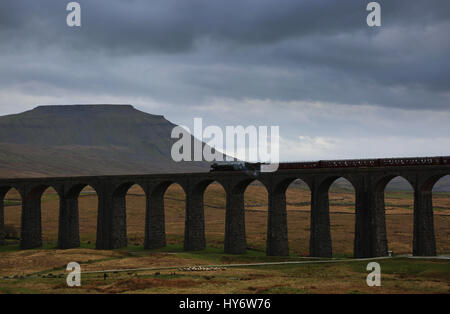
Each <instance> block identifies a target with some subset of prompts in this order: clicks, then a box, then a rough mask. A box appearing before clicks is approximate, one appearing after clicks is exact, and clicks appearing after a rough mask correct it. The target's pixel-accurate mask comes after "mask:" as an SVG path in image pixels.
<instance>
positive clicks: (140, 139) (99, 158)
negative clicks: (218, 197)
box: [0, 105, 208, 177]
mask: <svg viewBox="0 0 450 314" xmlns="http://www.w3.org/2000/svg"><path fill="white" fill-rule="evenodd" d="M174 126H175V125H174V124H173V123H171V122H169V121H168V120H166V119H165V118H164V117H163V116H158V115H152V114H148V113H144V112H141V111H139V110H136V109H135V108H133V107H132V106H130V105H71V106H40V107H37V108H35V109H33V110H30V111H27V112H24V113H20V114H15V115H8V116H3V117H0V177H34V176H64V175H99V174H134V173H155V172H192V171H205V170H207V169H208V164H207V163H202V162H197V163H194V162H184V163H175V162H173V161H172V159H171V156H170V150H171V147H172V144H173V142H174V141H175V140H174V139H171V137H170V135H171V131H172V129H173V127H174Z"/></svg>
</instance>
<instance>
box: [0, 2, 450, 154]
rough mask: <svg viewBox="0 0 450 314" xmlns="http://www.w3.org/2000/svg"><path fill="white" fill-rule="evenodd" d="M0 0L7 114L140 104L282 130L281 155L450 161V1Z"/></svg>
mask: <svg viewBox="0 0 450 314" xmlns="http://www.w3.org/2000/svg"><path fill="white" fill-rule="evenodd" d="M78 2H79V4H80V5H81V24H82V26H81V27H74V28H70V27H68V26H67V24H66V17H67V14H68V12H67V11H66V5H67V4H68V3H69V1H63V0H34V1H29V0H1V2H0V115H6V114H12V113H19V112H22V111H25V110H30V109H32V108H34V107H36V106H37V105H65V104H95V103H108V104H109V103H112V104H132V105H133V106H134V107H135V108H137V109H139V110H142V111H145V112H148V113H152V114H162V115H164V116H165V117H166V118H167V119H168V120H170V121H171V122H173V123H176V124H181V125H186V126H188V127H192V125H193V121H194V120H193V119H194V118H196V117H200V118H202V119H203V124H204V126H208V125H218V126H220V127H225V126H237V125H243V126H249V125H255V126H269V127H270V126H279V129H280V158H281V160H290V161H291V160H317V159H342V158H370V157H402V156H436V155H450V136H449V134H450V58H449V56H450V40H449V38H450V35H449V33H450V2H449V1H448V0H428V1H422V0H389V1H378V2H379V4H380V6H381V26H380V27H368V26H367V23H366V17H367V15H368V14H369V12H368V11H367V10H366V6H367V4H368V3H369V2H370V1H366V0H339V1H336V0H323V1H301V0H226V1H225V0H152V1H148V0H127V1H125V0H95V1H92V0H86V1H83V0H80V1H78Z"/></svg>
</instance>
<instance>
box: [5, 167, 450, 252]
mask: <svg viewBox="0 0 450 314" xmlns="http://www.w3.org/2000/svg"><path fill="white" fill-rule="evenodd" d="M449 174H450V167H449V166H448V165H421V166H402V167H385V168H383V167H375V168H333V169H297V170H278V171H277V172H273V173H260V174H258V175H257V176H250V175H247V174H245V173H243V172H240V171H221V172H207V173H184V174H151V175H117V176H95V177H67V178H62V177H58V178H32V179H0V227H2V226H3V224H4V206H3V205H4V203H3V202H4V197H5V195H6V193H7V192H8V191H9V190H10V189H11V188H15V189H16V190H17V191H19V193H20V194H21V197H22V215H21V217H22V218H21V248H23V249H30V248H37V247H40V246H41V245H42V235H41V233H42V232H41V196H42V193H43V192H44V191H45V190H46V189H47V188H48V187H53V188H54V189H55V190H56V191H57V193H58V194H59V199H60V209H59V231H58V247H59V248H61V249H68V248H75V247H78V246H79V245H80V236H79V222H78V196H79V194H80V192H81V190H82V189H83V188H84V187H86V186H88V185H89V186H91V187H93V188H94V189H95V190H96V192H97V196H98V215H97V217H98V218H97V240H96V248H97V249H114V248H120V247H125V246H126V245H127V232H126V204H125V196H126V193H127V191H128V189H129V188H130V187H131V186H132V185H134V184H138V185H140V186H141V187H142V189H143V190H144V191H145V194H146V200H147V201H146V214H145V244H144V245H145V248H146V249H155V248H161V247H164V246H165V245H166V237H165V218H164V193H165V191H166V189H167V188H168V187H169V186H170V185H171V184H172V183H178V184H179V185H181V186H182V187H183V189H184V191H185V194H186V215H185V217H186V218H185V235H184V249H185V250H201V249H204V248H205V243H206V241H205V222H204V207H203V194H204V191H205V190H206V188H207V187H208V185H209V184H211V183H212V182H215V181H217V182H218V183H220V184H221V185H222V186H223V188H224V189H225V192H226V214H225V216H226V218H225V242H224V250H225V252H226V253H231V254H243V253H245V252H246V234H245V210H244V192H245V189H246V187H247V186H248V185H249V184H250V183H252V182H253V181H254V180H259V181H260V182H261V183H262V184H263V185H264V186H265V187H266V189H267V191H268V198H269V199H268V204H269V205H268V224H267V255H270V256H285V255H289V247H288V236H287V234H288V233H287V214H286V196H285V192H286V189H287V188H288V186H289V184H290V183H291V182H293V181H294V180H296V179H301V180H303V181H304V182H305V183H306V184H307V185H308V186H309V188H310V190H311V224H310V255H311V256H315V257H330V256H331V255H332V251H331V236H330V215H329V200H328V190H329V187H330V185H331V184H332V183H333V182H334V181H335V180H336V179H338V178H345V179H347V180H348V181H350V182H351V184H352V185H353V187H354V190H355V193H356V205H355V207H356V208H355V210H356V211H355V215H356V217H355V237H354V257H375V256H385V255H387V251H388V247H387V237H386V223H385V207H384V189H385V187H386V185H387V184H388V182H389V181H390V180H391V179H392V178H394V177H397V176H401V177H403V178H405V179H406V180H408V181H409V183H410V184H411V186H412V187H413V188H414V235H413V254H414V255H418V256H431V255H436V244H435V235H434V225H433V207H432V193H431V191H432V188H433V185H434V184H435V183H436V182H437V181H438V180H439V179H440V178H441V177H443V176H445V175H449Z"/></svg>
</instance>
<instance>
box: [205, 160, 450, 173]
mask: <svg viewBox="0 0 450 314" xmlns="http://www.w3.org/2000/svg"><path fill="white" fill-rule="evenodd" d="M261 165H264V163H260V162H258V163H250V162H229V163H213V164H212V165H211V170H210V171H211V172H213V171H246V170H249V171H260V170H261ZM426 165H449V166H450V156H445V157H411V158H378V159H343V160H319V161H307V162H282V163H280V164H279V166H278V170H289V169H327V168H374V167H401V166H426Z"/></svg>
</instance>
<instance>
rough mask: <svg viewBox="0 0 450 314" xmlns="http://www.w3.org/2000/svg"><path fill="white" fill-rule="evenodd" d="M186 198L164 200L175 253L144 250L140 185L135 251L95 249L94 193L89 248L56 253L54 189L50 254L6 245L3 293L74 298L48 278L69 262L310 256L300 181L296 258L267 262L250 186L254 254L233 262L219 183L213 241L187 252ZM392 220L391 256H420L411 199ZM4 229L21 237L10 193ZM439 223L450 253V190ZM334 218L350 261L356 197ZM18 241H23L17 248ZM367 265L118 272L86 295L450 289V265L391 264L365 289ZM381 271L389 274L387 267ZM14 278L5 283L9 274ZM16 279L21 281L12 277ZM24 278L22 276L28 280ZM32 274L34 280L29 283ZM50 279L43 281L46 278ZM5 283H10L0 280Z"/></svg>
mask: <svg viewBox="0 0 450 314" xmlns="http://www.w3.org/2000/svg"><path fill="white" fill-rule="evenodd" d="M184 201H185V199H184V193H183V190H182V188H181V187H180V186H178V185H172V186H171V187H169V189H168V190H167V192H166V194H165V205H166V206H165V213H166V232H167V242H168V247H167V248H166V249H163V250H156V251H146V250H143V249H142V245H143V240H144V216H145V196H144V193H143V191H142V190H141V189H140V187H138V186H133V187H132V188H131V189H130V190H129V192H128V195H127V233H128V240H129V248H126V249H122V250H112V251H97V250H93V249H92V248H93V247H94V243H95V235H96V219H97V213H96V211H97V196H96V195H95V193H93V191H92V190H91V189H89V188H86V189H85V190H83V191H82V194H81V195H80V198H79V208H80V235H81V241H82V248H80V249H73V250H66V251H61V250H55V249H54V247H55V243H56V238H57V232H58V229H57V228H58V206H59V204H58V197H57V195H56V193H55V192H54V191H53V190H51V189H49V190H47V191H46V192H45V194H44V195H43V198H42V225H43V241H44V248H43V249H38V250H29V251H19V250H18V249H17V244H14V240H10V243H11V244H10V245H8V246H6V247H3V248H0V292H6V293H8V292H18V293H20V292H25V293H26V292H48V293H57V292H62V293H64V292H73V290H70V289H68V288H67V287H66V286H65V279H61V278H53V277H52V278H44V277H45V274H48V273H50V272H53V273H54V274H55V273H57V274H58V273H59V274H62V273H64V269H65V265H66V264H67V263H68V262H70V261H78V262H81V263H83V264H82V265H83V266H82V267H83V271H87V270H104V269H117V268H135V267H159V266H182V265H201V264H221V263H233V262H249V261H251V262H260V261H279V260H292V259H296V258H297V259H298V258H299V257H305V256H308V250H309V219H310V215H309V207H310V205H309V202H310V193H309V191H308V190H306V189H304V188H302V187H301V186H298V185H295V184H293V185H292V186H291V187H290V188H289V189H288V190H287V203H288V206H287V208H288V230H289V245H290V250H291V257H289V258H268V257H265V256H264V255H265V253H264V252H265V247H266V244H265V241H266V227H267V193H266V191H265V189H264V188H263V187H262V186H260V185H251V186H249V187H248V189H247V191H246V194H245V203H246V231H247V242H248V247H249V253H248V254H246V255H243V256H231V255H225V254H223V253H222V251H223V239H224V229H225V192H224V190H223V189H222V187H221V186H220V185H218V184H212V185H210V186H209V187H208V189H207V191H206V193H205V219H206V239H207V247H208V249H207V250H205V251H204V252H192V253H186V252H183V251H182V244H183V235H184ZM385 201H386V214H387V215H386V223H387V231H388V244H389V249H390V250H393V251H394V253H395V254H404V253H406V254H408V253H411V251H412V230H413V216H412V208H413V195H412V192H387V193H386V195H385ZM6 204H7V205H8V206H6V207H5V224H6V225H8V228H9V229H10V230H15V231H16V232H18V233H19V232H20V197H19V196H18V194H17V192H16V191H14V190H13V191H11V192H10V193H8V195H7V197H6ZM433 204H434V208H435V214H434V221H435V230H436V241H437V250H438V254H448V253H450V240H449V234H450V193H444V192H442V193H435V195H434V198H433ZM330 212H331V232H332V246H333V254H334V255H335V256H336V257H350V256H352V251H353V237H354V232H353V230H354V193H353V191H349V190H345V189H341V188H339V187H332V188H331V190H330ZM16 242H17V241H16ZM365 265H366V264H364V263H361V262H348V263H341V264H332V265H331V264H330V265H326V266H325V265H310V264H308V265H297V266H270V267H254V268H239V269H237V268H236V269H234V268H233V269H227V270H226V271H215V272H214V271H213V272H195V273H192V272H190V273H189V272H188V273H186V272H180V271H176V272H175V273H174V272H172V271H161V272H158V274H159V275H158V274H157V275H155V272H140V273H130V274H128V273H118V274H111V275H110V276H109V277H108V278H107V279H106V280H104V279H103V275H102V276H101V278H100V277H99V276H98V275H86V284H83V287H82V288H80V289H78V290H77V291H79V292H93V293H107V292H112V293H117V292H146V293H147V292H148V293H166V292H171V293H172V292H174V293H204V292H218V293H265V292H267V293H304V292H307V293H320V292H327V293H340V292H344V293H353V292H355V293H356V292H369V293H370V292H380V293H402V292H411V293H414V292H444V293H448V292H450V290H449V287H450V264H449V262H446V261H427V260H420V261H417V260H410V259H393V260H389V261H386V262H384V263H383V264H382V265H385V266H383V267H384V268H387V269H388V271H387V272H385V271H383V274H386V275H385V276H384V277H383V278H385V279H384V281H383V287H382V289H381V288H375V289H374V288H369V287H367V285H365V276H366V275H367V272H366V270H365ZM384 268H383V269H384ZM5 276H6V277H8V278H3V277H5ZM14 276H16V278H14ZM21 276H23V278H22V279H21V278H20V277H21ZM28 276H29V277H28ZM43 276H44V277H43ZM2 278H3V279H2Z"/></svg>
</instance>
